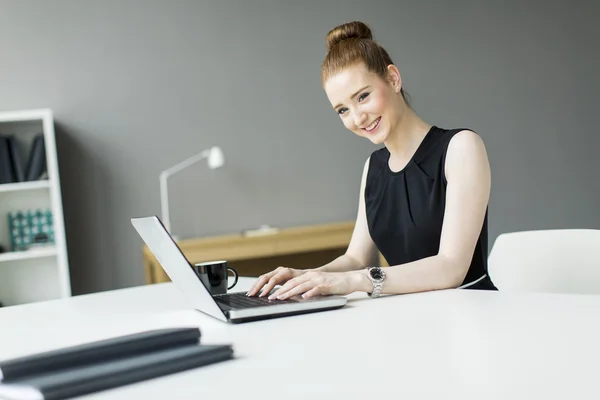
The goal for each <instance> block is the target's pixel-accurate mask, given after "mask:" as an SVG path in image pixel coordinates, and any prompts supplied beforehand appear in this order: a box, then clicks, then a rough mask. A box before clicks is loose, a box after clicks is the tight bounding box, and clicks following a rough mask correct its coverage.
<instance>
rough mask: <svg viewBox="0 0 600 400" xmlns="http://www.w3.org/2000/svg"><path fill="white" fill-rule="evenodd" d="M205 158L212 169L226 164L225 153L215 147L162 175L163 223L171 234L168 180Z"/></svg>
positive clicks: (163, 172)
mask: <svg viewBox="0 0 600 400" xmlns="http://www.w3.org/2000/svg"><path fill="white" fill-rule="evenodd" d="M205 158H206V159H207V161H208V167H209V168H210V169H215V168H219V167H221V166H223V164H224V163H225V157H224V156H223V152H222V151H221V149H220V148H219V147H217V146H214V147H211V148H210V149H206V150H203V151H201V152H200V153H198V154H196V155H194V156H191V157H189V158H187V159H185V160H183V161H181V162H180V163H178V164H176V165H174V166H172V167H170V168H168V169H166V170H164V171H162V172H161V173H160V208H161V211H162V222H163V224H164V225H165V228H166V229H167V231H168V232H169V233H170V232H171V220H170V219H169V192H168V189H167V179H168V178H169V177H170V176H171V175H173V174H176V173H177V172H179V171H182V170H184V169H186V168H188V167H190V166H192V165H194V164H196V163H197V162H199V161H201V160H203V159H205Z"/></svg>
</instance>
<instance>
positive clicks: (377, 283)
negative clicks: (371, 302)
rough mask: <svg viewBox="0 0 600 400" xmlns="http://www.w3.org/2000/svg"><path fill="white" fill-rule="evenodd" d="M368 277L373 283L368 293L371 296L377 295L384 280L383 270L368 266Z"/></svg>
mask: <svg viewBox="0 0 600 400" xmlns="http://www.w3.org/2000/svg"><path fill="white" fill-rule="evenodd" d="M368 273H369V274H368V275H369V279H370V280H371V282H372V283H373V292H372V293H368V295H369V296H371V297H379V295H380V294H381V289H382V288H383V281H384V280H385V271H384V270H383V269H382V268H379V267H370V268H368Z"/></svg>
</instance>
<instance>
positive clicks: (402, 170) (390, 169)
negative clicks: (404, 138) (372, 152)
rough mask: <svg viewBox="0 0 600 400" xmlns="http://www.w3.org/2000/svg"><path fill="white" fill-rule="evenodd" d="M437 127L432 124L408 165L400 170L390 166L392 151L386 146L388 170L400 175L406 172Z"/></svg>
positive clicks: (386, 167)
mask: <svg viewBox="0 0 600 400" xmlns="http://www.w3.org/2000/svg"><path fill="white" fill-rule="evenodd" d="M435 129H437V126H435V125H432V126H431V128H429V131H427V133H426V134H425V136H424V137H423V139H422V140H421V143H419V145H418V146H417V149H416V150H415V152H414V153H413V155H412V156H411V157H410V159H409V160H408V162H407V163H406V165H404V167H402V168H401V169H400V170H398V171H394V170H392V168H390V156H391V153H390V151H389V150H388V148H387V147H385V153H386V156H385V169H386V170H387V172H388V173H390V174H392V175H400V174H402V173H404V171H406V169H407V168H408V167H409V166H410V165H411V164H413V163H414V162H415V158H416V157H417V155H418V154H419V152H420V151H422V148H423V144H424V143H425V142H426V141H427V139H428V138H429V136H430V135H431V132H433V131H434V130H435Z"/></svg>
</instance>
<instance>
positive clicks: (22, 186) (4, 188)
mask: <svg viewBox="0 0 600 400" xmlns="http://www.w3.org/2000/svg"><path fill="white" fill-rule="evenodd" d="M49 188H50V180H48V179H45V180H40V181H31V182H16V183H3V184H0V192H17V191H21V190H36V189H49Z"/></svg>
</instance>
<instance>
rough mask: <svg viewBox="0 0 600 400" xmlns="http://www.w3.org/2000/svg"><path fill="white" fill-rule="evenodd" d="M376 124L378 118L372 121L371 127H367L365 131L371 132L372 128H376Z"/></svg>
mask: <svg viewBox="0 0 600 400" xmlns="http://www.w3.org/2000/svg"><path fill="white" fill-rule="evenodd" d="M380 118H381V117H380ZM378 122H379V118H377V119H376V120H375V121H373V123H372V124H371V125H369V126H367V127H366V128H365V129H366V130H368V131H370V130H373V128H375V127H376V126H377V123H378Z"/></svg>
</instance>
